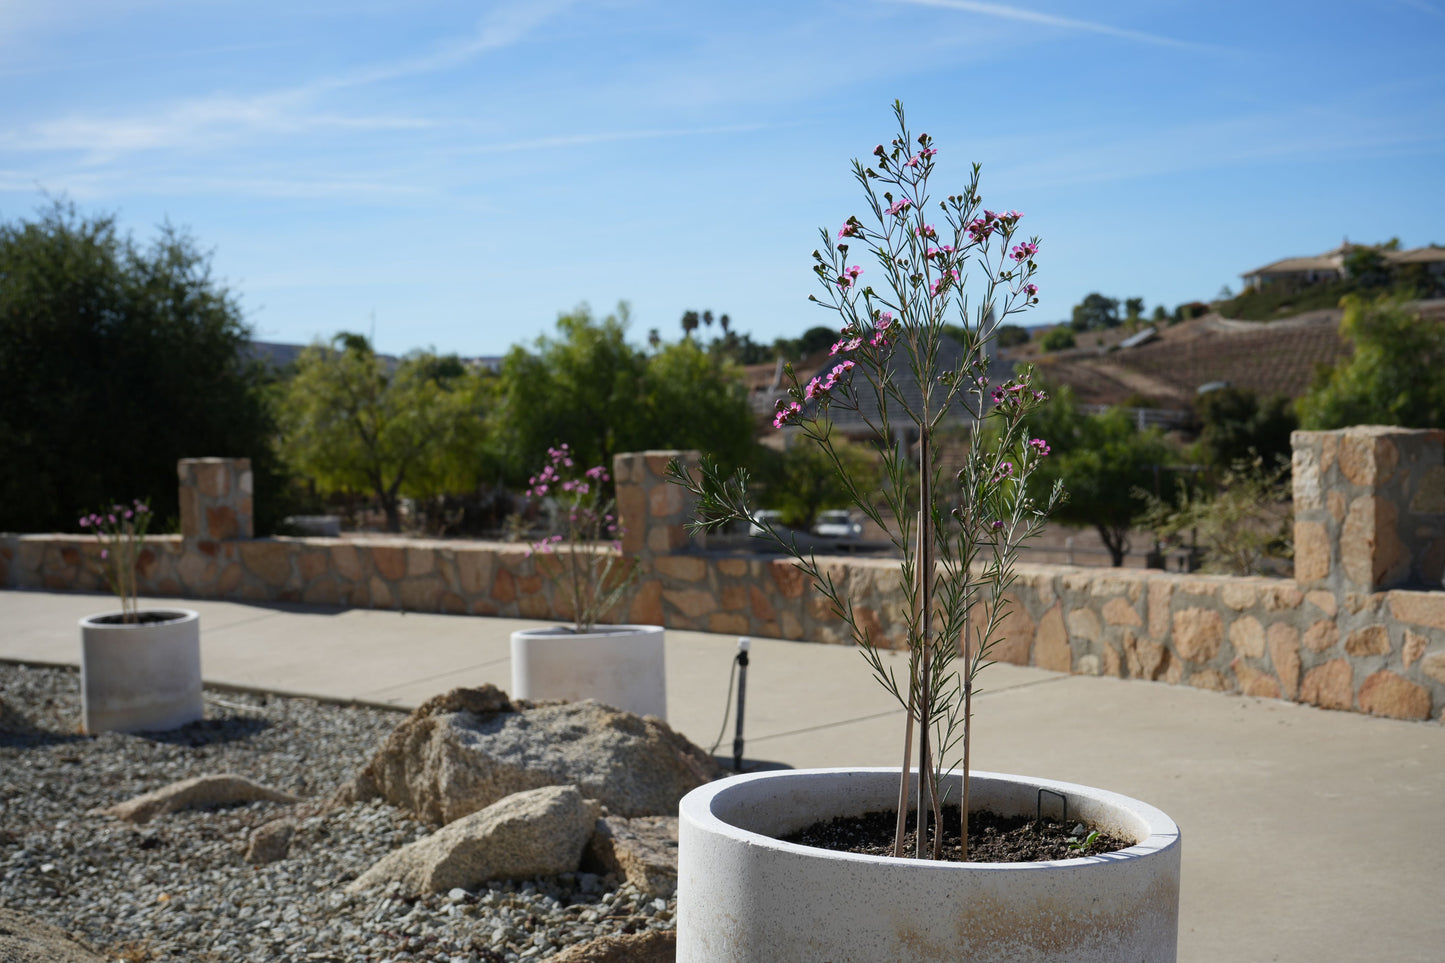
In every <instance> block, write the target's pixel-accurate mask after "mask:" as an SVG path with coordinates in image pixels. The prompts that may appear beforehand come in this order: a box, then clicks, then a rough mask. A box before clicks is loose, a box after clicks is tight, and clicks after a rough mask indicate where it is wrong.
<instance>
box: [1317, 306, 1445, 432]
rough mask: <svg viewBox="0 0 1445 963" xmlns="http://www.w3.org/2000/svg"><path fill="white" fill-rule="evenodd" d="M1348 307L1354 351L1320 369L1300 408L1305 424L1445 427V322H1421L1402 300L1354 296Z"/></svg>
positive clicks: (1347, 333)
mask: <svg viewBox="0 0 1445 963" xmlns="http://www.w3.org/2000/svg"><path fill="white" fill-rule="evenodd" d="M1341 303H1342V304H1343V305H1344V308H1345V314H1344V318H1343V319H1342V320H1341V321H1340V335H1341V336H1342V337H1343V338H1344V339H1345V340H1347V341H1348V342H1350V344H1351V345H1352V346H1353V347H1354V352H1353V354H1352V356H1351V357H1349V358H1347V359H1345V360H1343V361H1341V362H1339V363H1338V364H1336V365H1335V366H1334V367H1333V368H1330V369H1326V370H1324V371H1322V372H1320V374H1319V376H1318V377H1317V378H1316V379H1315V384H1314V386H1313V387H1312V388H1311V389H1310V390H1309V391H1308V392H1307V393H1306V394H1305V395H1304V396H1303V397H1301V398H1300V399H1299V401H1297V402H1296V403H1295V407H1296V410H1298V411H1299V416H1300V424H1301V425H1302V426H1303V427H1305V428H1309V429H1315V430H1319V429H1329V428H1345V427H1348V426H1350V425H1399V426H1401V427H1405V428H1439V427H1442V426H1445V378H1442V377H1441V372H1442V371H1445V322H1442V321H1440V320H1437V319H1432V320H1426V319H1424V318H1422V317H1421V316H1420V315H1419V313H1418V312H1411V311H1410V310H1408V309H1407V308H1406V307H1405V302H1404V301H1403V300H1400V299H1398V298H1390V297H1381V298H1378V299H1375V300H1373V301H1366V300H1363V299H1361V298H1360V297H1358V296H1357V295H1350V296H1348V297H1346V298H1345V299H1344V301H1343V302H1341Z"/></svg>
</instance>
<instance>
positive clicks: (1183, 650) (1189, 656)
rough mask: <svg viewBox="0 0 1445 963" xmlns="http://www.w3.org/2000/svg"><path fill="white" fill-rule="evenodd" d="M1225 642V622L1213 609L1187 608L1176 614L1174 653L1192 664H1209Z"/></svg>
mask: <svg viewBox="0 0 1445 963" xmlns="http://www.w3.org/2000/svg"><path fill="white" fill-rule="evenodd" d="M1223 641H1224V622H1223V620H1222V619H1221V618H1220V617H1219V613H1218V612H1215V611H1213V610H1211V609H1201V608H1195V607H1191V608H1187V609H1180V610H1179V611H1178V612H1175V613H1174V651H1176V652H1178V653H1179V657H1180V658H1181V659H1186V660H1188V661H1190V662H1208V661H1209V660H1210V659H1212V658H1214V656H1215V654H1216V653H1218V652H1219V646H1220V644H1221V643H1222V642H1223Z"/></svg>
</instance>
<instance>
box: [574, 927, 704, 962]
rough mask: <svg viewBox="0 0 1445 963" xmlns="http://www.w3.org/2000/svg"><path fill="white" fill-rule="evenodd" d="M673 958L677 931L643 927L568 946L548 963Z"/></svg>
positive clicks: (675, 953)
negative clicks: (637, 930)
mask: <svg viewBox="0 0 1445 963" xmlns="http://www.w3.org/2000/svg"><path fill="white" fill-rule="evenodd" d="M676 959H677V930H642V931H641V932H639V933H617V934H614V935H612V936H600V937H598V938H597V939H595V940H589V941H588V942H586V943H580V944H578V945H577V946H570V947H568V948H567V949H565V950H563V951H562V952H561V953H558V954H557V955H556V956H554V957H552V959H551V961H550V963H673V961H674V960H676Z"/></svg>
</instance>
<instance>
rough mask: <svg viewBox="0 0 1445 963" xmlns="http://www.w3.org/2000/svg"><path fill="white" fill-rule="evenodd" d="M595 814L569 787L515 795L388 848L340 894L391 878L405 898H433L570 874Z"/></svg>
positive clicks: (589, 802) (590, 802) (588, 801)
mask: <svg viewBox="0 0 1445 963" xmlns="http://www.w3.org/2000/svg"><path fill="white" fill-rule="evenodd" d="M599 811H600V807H599V806H598V805H597V803H596V801H594V800H591V799H583V798H582V794H581V793H580V792H578V791H577V787H575V786H544V787H542V788H541V789H533V790H530V791H528V792H519V793H516V794H515V795H511V796H508V797H507V798H505V799H503V800H501V801H500V802H497V803H493V804H492V805H490V806H488V807H487V808H486V809H483V810H482V811H481V812H476V813H472V814H471V815H469V816H464V817H462V818H461V819H458V820H456V821H455V822H451V823H448V824H447V825H445V826H443V827H442V828H441V829H439V830H437V831H436V832H434V833H432V834H431V835H430V836H427V837H425V838H423V839H419V840H417V841H416V842H414V843H412V844H410V845H408V846H403V847H402V848H401V849H397V850H393V851H392V852H390V853H388V854H387V855H386V856H384V857H383V858H382V859H381V861H380V862H378V863H377V864H376V865H374V866H372V867H371V868H370V869H368V870H367V871H366V872H365V873H362V874H361V876H359V877H358V878H357V879H356V880H355V881H353V882H352V883H351V884H350V885H348V886H347V887H346V889H347V891H348V892H352V893H358V892H361V891H362V890H366V889H370V888H372V887H373V886H381V885H384V884H386V883H390V882H392V881H394V880H397V881H400V882H401V884H402V886H403V888H404V889H406V890H407V891H409V892H412V893H438V892H445V891H448V890H451V889H455V888H461V889H470V888H473V887H476V886H479V885H481V884H482V883H485V882H487V881H488V880H493V879H521V878H526V877H532V876H556V875H557V874H559V873H570V872H575V871H576V869H577V867H578V865H579V864H580V863H581V861H582V849H583V847H584V846H586V845H587V839H588V837H590V836H591V834H592V831H593V828H594V827H595V826H596V823H597V815H598V813H599Z"/></svg>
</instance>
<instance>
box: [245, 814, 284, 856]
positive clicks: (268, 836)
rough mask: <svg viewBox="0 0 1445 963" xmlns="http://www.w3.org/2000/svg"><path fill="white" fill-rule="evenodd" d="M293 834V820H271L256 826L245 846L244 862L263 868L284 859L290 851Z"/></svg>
mask: <svg viewBox="0 0 1445 963" xmlns="http://www.w3.org/2000/svg"><path fill="white" fill-rule="evenodd" d="M295 833H296V821H295V820H293V819H273V820H271V821H270V822H269V823H265V824H263V825H260V826H257V827H256V828H255V829H254V830H252V832H251V841H250V843H248V844H247V846H246V857H245V858H246V862H248V863H250V864H252V865H253V866H264V865H265V864H267V863H274V862H277V861H279V860H283V859H285V858H286V855H287V854H288V853H289V852H290V851H291V837H292V836H293V835H295Z"/></svg>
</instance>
